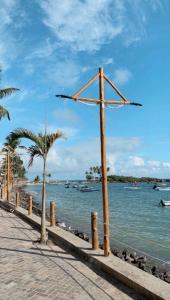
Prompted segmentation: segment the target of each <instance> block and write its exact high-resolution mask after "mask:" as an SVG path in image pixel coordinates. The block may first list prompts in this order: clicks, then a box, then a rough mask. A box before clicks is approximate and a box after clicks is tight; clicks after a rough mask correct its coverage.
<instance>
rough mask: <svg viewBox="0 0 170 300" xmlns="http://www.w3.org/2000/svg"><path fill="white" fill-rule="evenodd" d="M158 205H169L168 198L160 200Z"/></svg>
mask: <svg viewBox="0 0 170 300" xmlns="http://www.w3.org/2000/svg"><path fill="white" fill-rule="evenodd" d="M159 205H162V206H169V207H170V200H161V201H160V203H159Z"/></svg>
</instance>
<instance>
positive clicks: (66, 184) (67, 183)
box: [64, 181, 70, 189]
mask: <svg viewBox="0 0 170 300" xmlns="http://www.w3.org/2000/svg"><path fill="white" fill-rule="evenodd" d="M64 187H65V188H66V189H68V188H69V187H70V182H68V181H67V182H66V183H65V184H64Z"/></svg>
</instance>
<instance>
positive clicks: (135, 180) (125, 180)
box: [107, 175, 170, 182]
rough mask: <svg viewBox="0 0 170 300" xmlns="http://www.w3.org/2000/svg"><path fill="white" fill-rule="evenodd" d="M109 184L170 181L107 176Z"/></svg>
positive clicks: (165, 180)
mask: <svg viewBox="0 0 170 300" xmlns="http://www.w3.org/2000/svg"><path fill="white" fill-rule="evenodd" d="M107 179H108V181H109V182H170V179H160V178H152V177H133V176H118V175H108V176H107Z"/></svg>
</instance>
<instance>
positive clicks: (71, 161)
mask: <svg viewBox="0 0 170 300" xmlns="http://www.w3.org/2000/svg"><path fill="white" fill-rule="evenodd" d="M63 131H65V130H64V128H63ZM140 144H141V142H140V140H139V139H138V138H129V139H128V138H125V139H124V138H108V139H107V164H108V166H109V167H110V169H111V172H110V173H115V172H116V171H117V170H118V164H119V163H120V162H121V161H122V160H123V157H124V156H126V155H127V157H128V153H129V152H133V151H135V149H137V148H138V147H139V145H140ZM36 164H38V165H35V166H37V168H38V166H39V162H36ZM93 165H100V141H99V139H98V138H94V139H88V140H86V141H85V142H80V143H76V144H74V145H73V146H70V145H69V139H68V141H67V140H66V141H65V142H64V145H63V142H62V141H61V142H60V144H57V143H56V145H55V146H54V147H53V149H52V150H51V151H50V152H49V158H48V171H49V172H50V173H52V174H55V175H54V176H57V177H58V178H59V177H60V178H83V177H84V173H85V171H87V170H88V169H89V167H90V166H93ZM35 166H34V168H35Z"/></svg>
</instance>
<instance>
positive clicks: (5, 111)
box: [0, 105, 10, 120]
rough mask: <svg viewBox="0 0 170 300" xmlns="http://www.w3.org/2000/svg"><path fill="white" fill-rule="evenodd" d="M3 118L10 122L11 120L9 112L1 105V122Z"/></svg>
mask: <svg viewBox="0 0 170 300" xmlns="http://www.w3.org/2000/svg"><path fill="white" fill-rule="evenodd" d="M2 118H8V120H10V116H9V112H8V111H7V110H6V109H5V108H4V107H3V106H1V105H0V120H1V119H2Z"/></svg>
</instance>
